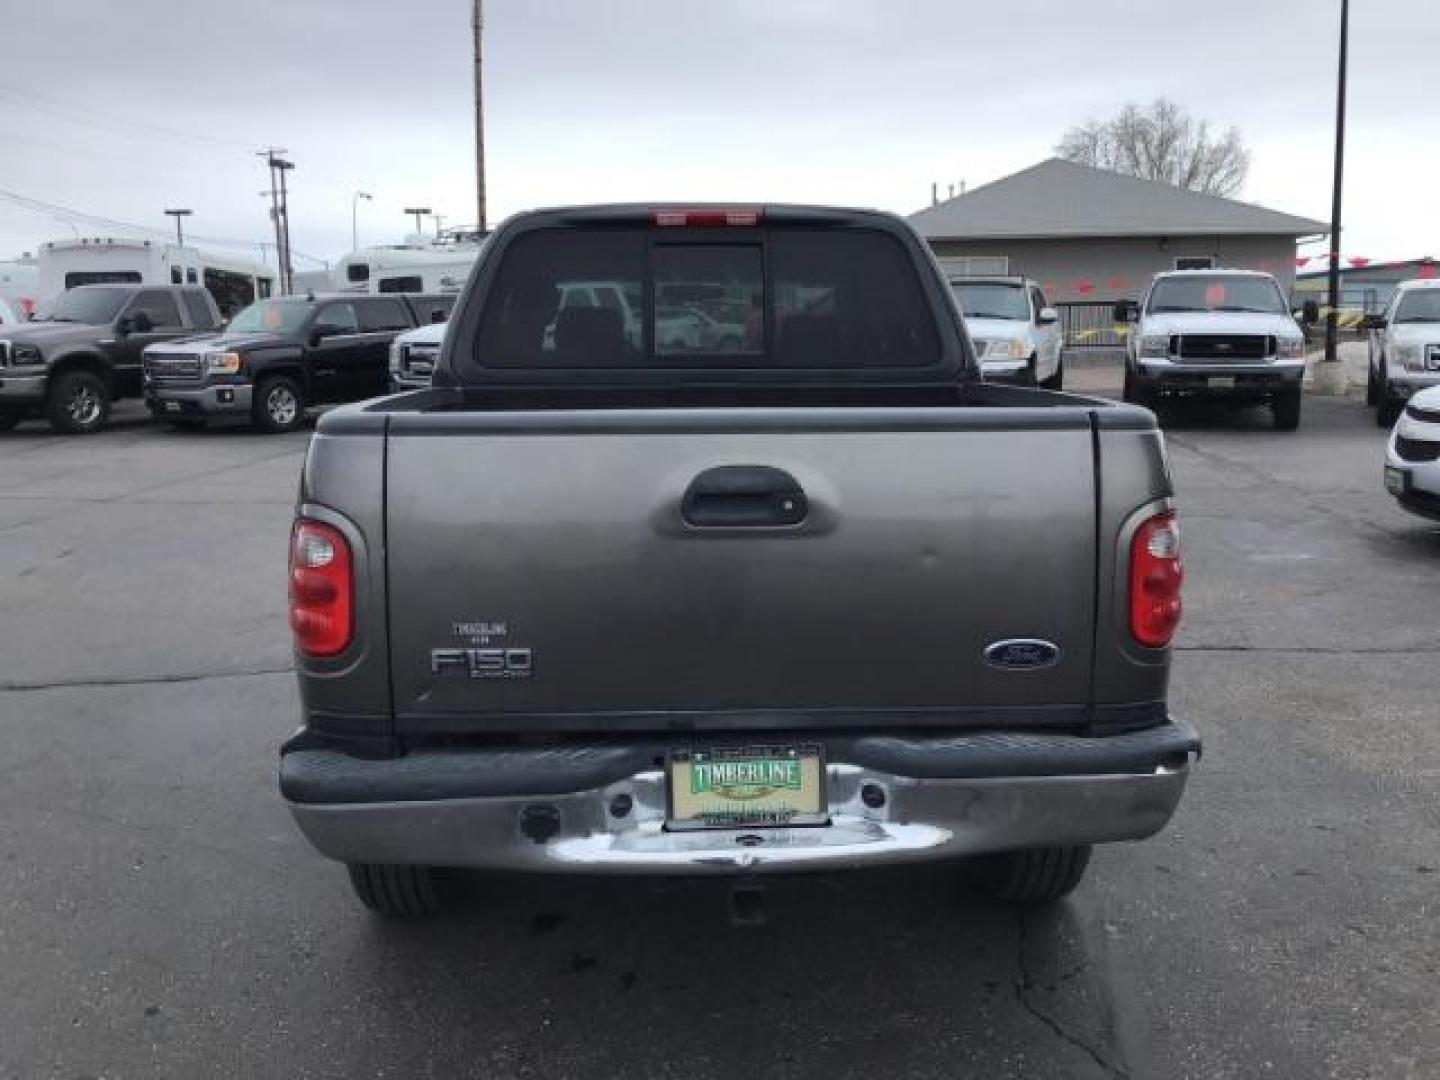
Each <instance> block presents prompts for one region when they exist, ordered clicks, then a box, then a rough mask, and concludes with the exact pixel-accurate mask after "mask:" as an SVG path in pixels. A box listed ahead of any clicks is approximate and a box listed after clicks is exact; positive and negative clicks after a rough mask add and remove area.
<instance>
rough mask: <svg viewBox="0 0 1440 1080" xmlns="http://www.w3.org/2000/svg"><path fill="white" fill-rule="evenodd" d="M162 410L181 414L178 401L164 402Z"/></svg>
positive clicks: (161, 404)
mask: <svg viewBox="0 0 1440 1080" xmlns="http://www.w3.org/2000/svg"><path fill="white" fill-rule="evenodd" d="M160 408H162V409H164V410H165V411H166V412H179V411H180V403H179V402H178V401H162V402H161V403H160Z"/></svg>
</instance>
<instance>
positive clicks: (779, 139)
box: [0, 0, 1440, 269]
mask: <svg viewBox="0 0 1440 1080" xmlns="http://www.w3.org/2000/svg"><path fill="white" fill-rule="evenodd" d="M1353 6H1354V9H1355V10H1354V11H1353V13H1352V26H1351V107H1350V133H1349V154H1348V160H1349V165H1348V174H1347V187H1346V190H1347V199H1346V219H1347V224H1348V228H1347V234H1348V242H1347V245H1346V250H1347V254H1352V255H1363V256H1367V257H1370V258H1372V259H1381V258H1399V257H1409V256H1415V255H1420V254H1425V253H1431V254H1435V255H1440V214H1437V212H1436V197H1435V191H1436V187H1435V184H1436V177H1437V176H1440V109H1437V107H1436V98H1435V95H1434V93H1433V84H1434V76H1435V73H1436V71H1437V66H1436V65H1437V59H1436V52H1435V45H1436V42H1437V41H1440V3H1437V2H1435V0H1362V2H1360V3H1357V4H1355V5H1353ZM469 8H470V4H469V0H407V2H405V3H397V2H394V0H343V2H342V0H226V2H225V3H223V4H221V3H217V2H215V0H203V2H197V0H123V2H121V0H48V2H47V3H43V4H42V3H32V2H28V0H0V41H3V43H4V48H3V56H4V63H3V64H0V189H3V190H4V191H7V192H16V193H19V194H21V195H24V196H27V197H30V198H32V199H38V200H42V201H44V202H47V203H53V204H58V205H62V206H66V207H71V208H74V209H76V210H81V211H84V212H86V213H89V214H95V215H100V216H103V217H107V218H113V219H117V220H121V221H133V222H139V223H143V224H149V225H152V226H156V227H161V228H163V227H166V226H167V225H168V221H167V219H166V218H164V216H163V215H162V213H161V211H162V209H163V208H164V207H166V206H177V205H179V206H188V207H192V208H193V209H194V210H195V216H194V217H193V218H192V219H191V221H190V222H189V229H190V230H191V231H192V232H193V233H195V234H199V235H204V236H213V237H222V238H240V239H248V240H255V241H260V240H264V239H266V238H267V237H268V229H269V224H268V220H267V218H266V213H265V211H266V204H265V202H264V201H263V200H262V199H261V198H260V197H259V196H258V192H260V190H261V189H262V188H263V187H264V186H265V184H266V182H267V174H266V171H265V169H264V167H263V166H262V165H261V163H260V162H259V160H258V159H256V158H255V157H253V156H252V155H251V153H250V151H251V150H253V149H254V148H256V147H259V146H262V145H266V144H278V145H280V146H283V147H286V148H288V149H289V151H290V154H291V156H292V158H293V160H294V161H295V162H296V164H297V169H296V171H295V172H294V173H293V174H292V177H293V185H294V193H293V199H292V209H291V216H292V222H293V232H294V240H293V242H294V245H295V247H296V248H297V249H299V250H301V251H305V252H311V253H314V254H316V255H320V256H324V257H327V258H333V257H335V256H336V255H338V254H341V253H343V252H344V251H346V250H348V248H349V246H350V207H351V195H352V193H353V192H354V191H355V190H356V189H364V190H366V191H369V192H372V193H373V194H374V196H375V200H374V202H373V203H368V204H366V203H362V204H361V206H360V225H361V230H360V238H361V242H362V243H366V242H370V243H374V242H381V241H393V240H396V239H398V238H399V237H400V236H401V235H403V233H405V232H406V231H407V226H406V219H404V218H403V217H402V215H401V210H402V208H403V207H404V206H406V205H410V204H415V203H419V204H422V205H428V206H432V207H433V208H435V209H436V210H437V211H439V212H440V213H442V214H444V215H446V217H447V220H448V221H450V222H454V223H459V222H462V221H473V219H474V217H475V210H474V186H473V185H474V166H473V143H472V126H471V125H472V119H471V116H472V114H471V107H472V106H471V90H470V85H471V84H470V51H469V49H470V43H469ZM1338 9H1339V0H1175V2H1167V3H1157V2H1154V0H1088V2H1087V3H1075V2H1069V0H1065V2H1051V0H966V2H957V0H728V2H725V3H719V2H714V0H487V4H486V108H487V122H488V139H487V153H488V156H489V185H490V210H491V216H492V218H493V219H497V220H498V218H500V217H503V216H504V215H505V214H508V213H510V212H512V211H515V210H519V209H523V208H526V207H531V206H537V205H545V204H554V203H561V202H587V201H603V200H632V199H633V200H645V199H682V200H683V199H692V198H693V199H718V200H728V199H735V200H747V201H748V200H762V199H775V200H789V201H815V202H831V203H841V204H858V205H869V206H878V207H883V208H886V209H893V210H898V211H905V212H908V211H911V210H915V209H918V208H920V207H921V206H923V205H925V204H926V203H927V202H928V199H929V192H930V183H931V181H932V180H938V181H940V182H941V187H942V192H943V189H944V187H945V185H946V184H947V183H949V182H953V181H958V180H960V179H962V178H963V179H964V180H965V181H966V182H967V183H968V184H970V185H971V186H975V185H978V184H981V183H984V182H987V181H989V180H993V179H996V178H997V177H1000V176H1003V175H1005V174H1007V173H1009V172H1013V171H1015V170H1017V169H1021V168H1024V167H1025V166H1027V165H1030V164H1033V163H1034V162H1036V161H1038V160H1040V159H1042V158H1044V157H1047V156H1049V155H1050V153H1051V150H1052V148H1053V146H1054V144H1055V142H1056V141H1057V139H1058V138H1059V136H1060V134H1061V132H1062V131H1063V130H1064V129H1065V128H1066V127H1067V126H1068V125H1070V124H1072V123H1075V122H1078V121H1080V120H1083V119H1085V118H1086V117H1087V116H1097V115H1105V114H1108V113H1109V112H1110V111H1112V110H1113V109H1114V108H1115V107H1117V106H1118V105H1120V104H1121V103H1123V102H1124V101H1126V100H1131V99H1133V100H1148V99H1150V98H1152V97H1154V96H1156V95H1158V94H1166V95H1169V96H1170V97H1172V98H1174V99H1176V100H1177V101H1179V102H1181V103H1182V104H1184V105H1185V106H1187V107H1189V108H1190V109H1192V110H1193V111H1195V112H1196V113H1198V114H1200V115H1203V116H1205V117H1207V118H1209V119H1210V120H1212V121H1213V122H1214V123H1215V124H1217V125H1219V126H1222V127H1223V126H1225V125H1228V124H1232V123H1233V124H1236V125H1238V126H1239V127H1240V128H1241V129H1242V130H1243V132H1244V134H1245V136H1246V138H1247V140H1248V142H1249V144H1250V146H1251V148H1252V150H1253V153H1254V165H1253V168H1252V170H1251V173H1250V179H1249V182H1248V184H1247V185H1246V188H1245V191H1244V193H1243V197H1244V198H1246V199H1247V200H1249V201H1252V202H1258V203H1261V204H1264V205H1269V206H1273V207H1275V208H1276V209H1280V210H1286V211H1290V212H1293V213H1297V214H1304V215H1308V216H1312V217H1317V218H1322V219H1327V218H1328V217H1329V202H1330V168H1331V158H1330V154H1331V136H1332V126H1333V118H1334V61H1335V41H1334V38H1335V29H1336V22H1337V18H1338ZM1427 87H1428V89H1427ZM77 227H78V229H79V231H80V232H81V233H82V234H83V235H95V234H96V233H99V232H112V233H118V232H119V230H115V229H108V230H107V229H100V228H97V227H96V226H94V225H86V224H84V223H81V224H79V225H78V226H77ZM69 235H71V227H70V225H68V224H66V223H65V222H63V221H60V220H56V219H55V217H53V216H52V215H50V214H48V213H45V212H35V211H33V210H27V209H21V208H20V207H18V206H15V205H13V204H12V203H9V202H6V201H4V200H3V199H0V258H6V257H11V256H12V255H14V254H18V253H19V252H20V251H21V250H31V249H33V248H34V247H35V245H36V244H37V243H38V242H39V241H41V240H45V239H52V238H55V237H59V236H69ZM307 265H308V264H306V263H305V262H304V261H303V260H298V261H297V269H301V268H307Z"/></svg>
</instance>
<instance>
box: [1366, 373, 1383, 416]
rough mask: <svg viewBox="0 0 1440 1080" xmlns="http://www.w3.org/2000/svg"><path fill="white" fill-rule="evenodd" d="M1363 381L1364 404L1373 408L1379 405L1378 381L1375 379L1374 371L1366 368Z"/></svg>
mask: <svg viewBox="0 0 1440 1080" xmlns="http://www.w3.org/2000/svg"><path fill="white" fill-rule="evenodd" d="M1367 371H1368V374H1367V377H1366V379H1365V404H1366V405H1369V406H1370V407H1371V408H1374V407H1375V406H1376V405H1379V404H1380V381H1379V380H1378V379H1376V378H1375V369H1374V368H1373V367H1372V368H1368V369H1367Z"/></svg>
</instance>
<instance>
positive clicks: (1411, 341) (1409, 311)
mask: <svg viewBox="0 0 1440 1080" xmlns="http://www.w3.org/2000/svg"><path fill="white" fill-rule="evenodd" d="M1365 326H1366V328H1367V329H1368V330H1369V331H1370V379H1369V383H1368V385H1367V387H1366V393H1365V402H1366V404H1367V405H1374V406H1375V422H1376V423H1377V424H1379V425H1380V426H1381V427H1389V426H1390V425H1391V424H1393V423H1395V421H1396V419H1397V418H1398V417H1399V416H1400V410H1401V409H1403V408H1404V407H1405V400H1406V399H1407V398H1409V397H1411V396H1412V395H1413V394H1415V393H1416V391H1419V390H1423V389H1425V388H1426V387H1427V386H1436V385H1440V280H1428V281H1419V280H1417V281H1402V282H1401V283H1400V284H1399V285H1398V286H1396V288H1395V294H1394V295H1393V296H1392V297H1390V303H1388V304H1386V305H1385V310H1384V311H1383V312H1382V313H1381V314H1379V315H1374V316H1371V317H1370V318H1368V319H1366V320H1365Z"/></svg>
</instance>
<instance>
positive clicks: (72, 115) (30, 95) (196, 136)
mask: <svg viewBox="0 0 1440 1080" xmlns="http://www.w3.org/2000/svg"><path fill="white" fill-rule="evenodd" d="M0 97H3V98H7V99H9V100H10V101H12V102H14V103H16V104H18V105H20V106H21V107H23V108H27V109H34V110H35V111H36V112H41V113H47V114H49V115H50V116H55V117H59V118H60V119H62V120H67V121H69V122H71V123H77V124H88V125H90V126H92V127H98V128H103V129H105V130H107V131H111V132H113V131H116V130H119V131H126V130H130V129H134V128H142V129H144V130H145V131H147V132H149V133H150V134H152V135H156V136H159V137H162V138H167V139H179V140H182V141H188V142H200V143H207V144H209V145H211V146H218V147H225V148H227V149H243V150H250V149H253V147H252V146H251V144H249V143H242V142H239V141H238V140H235V139H225V138H220V137H218V136H215V135H206V134H202V133H201V132H198V131H185V130H183V129H181V128H174V127H169V126H167V125H165V124H153V123H150V122H149V121H146V120H137V119H136V118H134V117H133V116H120V115H118V114H115V113H106V112H103V111H101V110H98V109H94V108H92V107H90V106H89V105H77V104H73V103H70V102H67V101H64V100H62V99H61V98H56V97H51V96H50V95H48V94H39V93H36V92H35V91H34V90H29V89H25V90H19V89H16V88H15V87H11V86H0Z"/></svg>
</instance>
